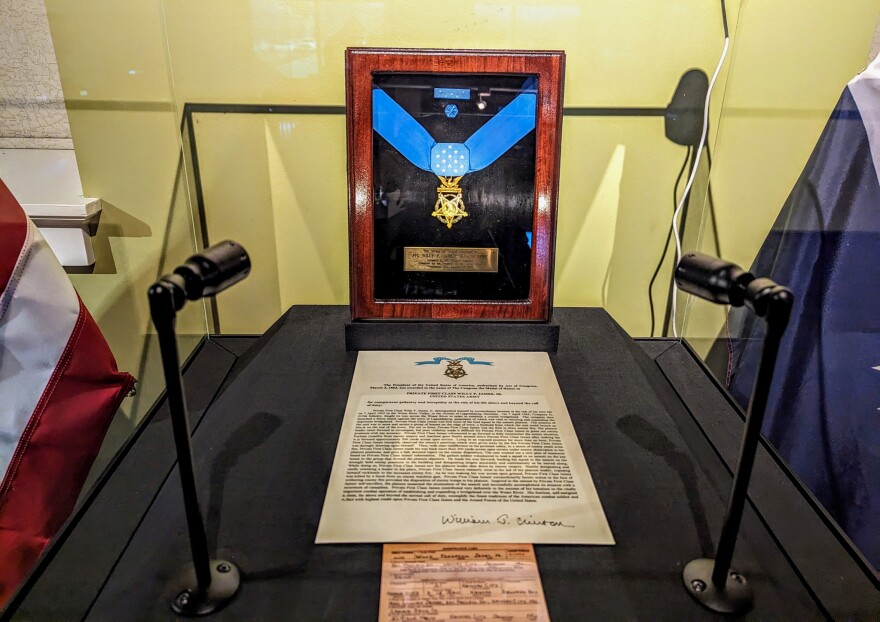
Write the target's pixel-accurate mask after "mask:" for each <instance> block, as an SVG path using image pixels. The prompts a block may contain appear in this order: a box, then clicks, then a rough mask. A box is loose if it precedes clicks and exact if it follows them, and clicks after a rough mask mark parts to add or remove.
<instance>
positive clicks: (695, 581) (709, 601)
mask: <svg viewBox="0 0 880 622" xmlns="http://www.w3.org/2000/svg"><path fill="white" fill-rule="evenodd" d="M714 569H715V560H714V559H695V560H693V561H692V562H689V563H688V565H687V566H685V567H684V570H683V571H682V573H681V578H682V579H683V580H684V587H685V589H686V590H687V591H688V594H690V595H691V596H693V597H694V599H695V600H697V601H698V602H699V603H700V604H701V605H703V606H704V607H706V608H707V609H711V610H712V611H716V612H718V613H729V614H734V613H742V612H743V611H746V610H747V609H749V608H751V606H752V604H753V603H754V601H755V597H754V594H752V587H751V586H750V585H749V583H748V581H746V578H745V577H744V576H743V575H741V574H739V573H738V572H737V571H736V570H733V569H731V570H730V571H729V572H728V573H727V582H726V584H725V585H724V586H723V587H721V588H719V587H718V586H716V585H715V584H713V583H712V571H713V570H714Z"/></svg>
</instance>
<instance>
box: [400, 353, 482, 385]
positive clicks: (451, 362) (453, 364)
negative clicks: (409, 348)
mask: <svg viewBox="0 0 880 622" xmlns="http://www.w3.org/2000/svg"><path fill="white" fill-rule="evenodd" d="M443 361H446V370H445V371H444V372H443V375H444V376H448V377H450V378H452V379H453V380H458V379H459V378H463V377H464V376H467V372H466V371H465V370H464V364H465V363H467V364H468V365H491V364H492V361H478V360H476V359H474V357H472V356H462V357H460V358H457V359H451V358H448V357H445V356H435V357H434V358H433V359H431V360H430V361H417V362H416V365H439V364H440V363H441V362H443Z"/></svg>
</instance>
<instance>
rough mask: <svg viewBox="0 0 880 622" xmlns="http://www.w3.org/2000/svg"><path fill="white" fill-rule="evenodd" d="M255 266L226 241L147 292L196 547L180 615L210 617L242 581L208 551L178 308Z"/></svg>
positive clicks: (181, 591) (180, 590) (181, 589)
mask: <svg viewBox="0 0 880 622" xmlns="http://www.w3.org/2000/svg"><path fill="white" fill-rule="evenodd" d="M250 267H251V263H250V258H248V255H247V253H246V252H245V250H244V248H242V247H241V245H239V244H237V243H236V242H231V241H226V242H221V243H219V244H215V245H214V246H212V247H210V248H208V249H205V251H204V252H202V253H199V254H198V255H193V256H192V257H190V258H189V259H187V260H186V263H184V264H183V265H182V266H179V267H178V268H176V269H175V270H174V273H173V274H166V275H165V276H163V277H161V278H160V279H159V280H158V281H156V282H155V283H153V284H152V285H151V286H150V289H149V290H148V291H147V296H148V298H149V301H150V316H151V317H152V319H153V325H154V326H155V327H156V334H157V335H158V338H159V350H160V352H161V354H162V370H163V372H164V374H165V385H166V387H167V393H166V395H167V399H168V408H169V410H170V411H171V425H172V429H173V431H174V445H175V449H176V450H177V465H178V471H179V472H180V484H181V488H182V490H183V504H184V510H185V511H186V524H187V530H188V531H189V542H190V548H191V550H192V560H193V563H192V569H189V568H188V569H186V570H185V571H184V572H183V573H182V576H181V577H179V578H178V581H179V585H176V586H175V587H176V590H175V593H176V594H177V595H176V597H175V598H174V600H173V601H172V603H171V608H172V609H173V610H174V611H176V612H177V613H179V614H181V615H205V614H208V613H211V612H212V611H216V610H218V609H220V608H221V607H222V606H223V605H225V604H226V603H227V602H229V601H230V600H231V599H232V598H233V597H234V596H235V594H236V592H237V591H238V586H239V583H240V580H239V572H238V568H237V567H236V566H235V564H233V563H232V562H230V561H225V560H212V559H211V557H210V553H209V552H208V538H207V536H206V534H205V523H204V520H203V518H202V512H201V509H200V507H199V498H198V492H197V489H196V481H195V473H194V469H193V458H192V443H191V441H190V427H189V417H188V415H187V408H186V395H185V394H184V391H183V380H182V378H181V375H180V357H179V355H178V352H177V336H176V334H175V330H174V325H175V320H176V318H177V312H178V311H179V310H180V309H182V308H183V305H184V304H186V301H187V300H197V299H199V298H201V297H202V296H213V295H214V294H217V293H218V292H221V291H223V290H224V289H226V288H227V287H229V286H230V285H233V284H234V283H237V282H238V281H240V280H241V279H243V278H244V277H246V276H247V275H248V273H249V272H250Z"/></svg>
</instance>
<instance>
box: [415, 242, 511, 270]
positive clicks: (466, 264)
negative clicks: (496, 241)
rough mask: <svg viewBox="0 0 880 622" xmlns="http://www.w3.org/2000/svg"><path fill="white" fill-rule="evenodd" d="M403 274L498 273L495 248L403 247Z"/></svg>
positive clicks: (496, 250)
mask: <svg viewBox="0 0 880 622" xmlns="http://www.w3.org/2000/svg"><path fill="white" fill-rule="evenodd" d="M403 269H404V271H405V272H498V249H497V248H469V247H461V246H404V247H403Z"/></svg>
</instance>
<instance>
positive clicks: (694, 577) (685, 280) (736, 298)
mask: <svg viewBox="0 0 880 622" xmlns="http://www.w3.org/2000/svg"><path fill="white" fill-rule="evenodd" d="M675 280H676V282H677V283H678V286H679V287H680V288H681V289H682V290H683V291H686V292H688V293H690V294H693V295H695V296H699V297H700V298H704V299H706V300H709V301H712V302H716V303H719V304H730V305H732V306H734V307H740V306H743V305H745V306H747V307H749V308H750V309H752V310H753V311H754V312H755V315H757V316H758V317H762V318H764V321H765V322H766V324H767V332H766V335H765V337H764V347H763V349H762V351H761V362H760V365H759V366H758V372H757V375H756V377H755V386H754V388H753V390H752V397H751V399H750V400H749V407H748V410H747V413H746V423H745V431H744V433H743V439H742V444H741V446H740V451H739V460H738V462H737V467H736V473H735V474H734V477H733V485H732V486H731V491H730V500H729V502H728V504H727V513H726V515H725V517H724V524H723V525H722V526H721V536H720V537H719V539H718V549H717V552H716V553H715V559H714V560H713V559H695V560H693V561H691V562H690V563H688V564H687V566H685V568H684V572H683V573H682V577H683V579H684V584H685V589H687V590H688V592H689V593H690V594H691V595H692V596H693V597H694V598H695V599H697V600H698V601H699V602H700V603H701V604H702V605H704V606H706V607H708V608H709V609H712V610H713V611H717V612H719V613H740V612H742V611H744V610H746V609H748V608H749V607H750V606H751V605H752V603H753V601H754V596H753V594H752V589H751V586H749V584H748V581H747V580H746V578H745V576H744V575H742V574H740V573H738V572H736V571H733V570H731V568H730V564H731V561H732V560H733V550H734V548H735V547H736V538H737V534H738V533H739V527H740V523H741V521H742V515H743V510H744V508H745V502H746V498H747V496H748V488H749V480H750V479H751V476H752V466H753V465H754V463H755V451H756V450H757V447H758V440H759V439H760V436H761V426H762V423H763V421H764V413H765V411H766V410H767V400H768V398H769V396H770V387H771V385H772V382H773V369H774V368H775V367H776V358H777V356H778V354H779V344H780V343H781V341H782V335H783V334H784V333H785V329H786V327H787V326H788V319H789V316H790V315H791V307H792V304H793V303H794V295H793V294H792V293H791V291H789V290H788V289H786V288H785V287H782V286H781V285H778V284H776V283H774V282H773V281H771V280H770V279H767V278H755V277H754V276H753V275H752V274H750V273H748V272H745V271H744V270H743V269H742V268H740V267H739V266H737V265H735V264H732V263H729V262H725V261H723V260H721V259H717V258H715V257H710V256H708V255H704V254H702V253H688V254H687V255H685V256H684V257H682V258H681V262H679V264H678V267H677V268H676V270H675Z"/></svg>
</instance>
